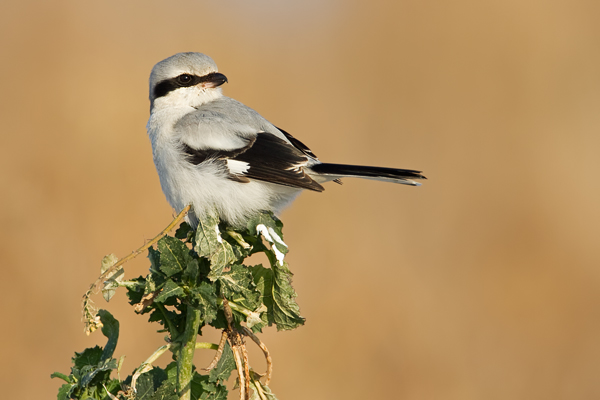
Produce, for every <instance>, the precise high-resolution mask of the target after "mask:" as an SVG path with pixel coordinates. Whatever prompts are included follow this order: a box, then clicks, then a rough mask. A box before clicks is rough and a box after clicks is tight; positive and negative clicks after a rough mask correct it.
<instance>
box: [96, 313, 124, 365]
mask: <svg viewBox="0 0 600 400" xmlns="http://www.w3.org/2000/svg"><path fill="white" fill-rule="evenodd" d="M98 315H99V316H100V321H101V322H102V334H103V335H104V336H106V337H107V338H108V342H107V343H106V346H105V347H104V351H103V352H102V360H108V359H110V358H111V357H112V356H113V353H114V352H115V349H116V348H117V341H118V340H119V321H117V320H116V319H115V317H113V316H112V314H111V313H109V312H108V311H106V310H100V311H98Z"/></svg>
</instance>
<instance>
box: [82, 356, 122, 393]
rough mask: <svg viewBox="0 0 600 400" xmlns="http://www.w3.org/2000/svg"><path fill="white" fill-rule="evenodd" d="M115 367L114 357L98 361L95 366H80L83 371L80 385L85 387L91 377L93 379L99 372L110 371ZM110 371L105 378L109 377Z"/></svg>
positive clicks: (90, 380)
mask: <svg viewBox="0 0 600 400" xmlns="http://www.w3.org/2000/svg"><path fill="white" fill-rule="evenodd" d="M116 368H117V360H115V359H111V360H103V361H101V362H100V363H98V365H97V366H96V367H89V366H88V367H85V368H82V370H81V372H82V373H83V376H82V378H81V386H82V387H86V386H88V385H89V384H90V383H91V382H92V379H94V378H95V377H96V375H98V374H99V373H100V372H104V371H107V372H110V371H112V370H113V369H116ZM109 376H110V373H109V374H108V375H107V376H106V378H109Z"/></svg>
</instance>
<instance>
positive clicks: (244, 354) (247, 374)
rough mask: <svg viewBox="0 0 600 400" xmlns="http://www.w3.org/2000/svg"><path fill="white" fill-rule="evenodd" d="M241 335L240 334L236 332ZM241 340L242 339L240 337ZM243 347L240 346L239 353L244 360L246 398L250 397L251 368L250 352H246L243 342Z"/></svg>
mask: <svg viewBox="0 0 600 400" xmlns="http://www.w3.org/2000/svg"><path fill="white" fill-rule="evenodd" d="M236 334H238V335H239V333H237V332H236ZM240 339H241V337H240ZM240 341H241V342H242V344H241V346H239V351H240V352H241V353H242V358H243V360H244V378H245V379H244V380H245V381H246V382H245V383H246V398H248V397H249V396H250V367H249V362H248V352H247V351H246V345H245V344H244V342H243V340H240Z"/></svg>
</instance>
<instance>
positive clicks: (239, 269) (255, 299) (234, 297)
mask: <svg viewBox="0 0 600 400" xmlns="http://www.w3.org/2000/svg"><path fill="white" fill-rule="evenodd" d="M219 282H220V283H221V295H223V297H225V298H226V299H228V300H231V301H234V302H236V303H238V304H240V305H242V306H244V307H246V308H248V309H250V310H254V309H255V308H257V307H258V306H259V305H260V292H258V291H257V290H256V285H255V284H254V279H253V277H252V271H251V269H250V268H248V267H245V266H243V265H238V264H234V265H232V266H231V269H230V270H229V271H227V272H224V273H223V274H222V275H221V276H220V277H219Z"/></svg>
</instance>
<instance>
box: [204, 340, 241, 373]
mask: <svg viewBox="0 0 600 400" xmlns="http://www.w3.org/2000/svg"><path fill="white" fill-rule="evenodd" d="M235 368H236V366H235V358H234V357H233V351H232V350H231V347H230V346H229V342H225V347H223V354H221V358H220V359H219V362H218V363H217V365H216V366H215V367H214V368H213V369H212V370H211V371H210V374H209V379H208V380H209V382H225V381H227V379H229V376H230V375H231V371H233V370H234V369H235Z"/></svg>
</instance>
